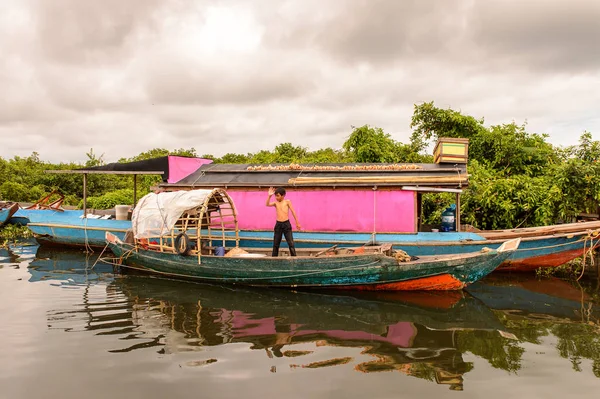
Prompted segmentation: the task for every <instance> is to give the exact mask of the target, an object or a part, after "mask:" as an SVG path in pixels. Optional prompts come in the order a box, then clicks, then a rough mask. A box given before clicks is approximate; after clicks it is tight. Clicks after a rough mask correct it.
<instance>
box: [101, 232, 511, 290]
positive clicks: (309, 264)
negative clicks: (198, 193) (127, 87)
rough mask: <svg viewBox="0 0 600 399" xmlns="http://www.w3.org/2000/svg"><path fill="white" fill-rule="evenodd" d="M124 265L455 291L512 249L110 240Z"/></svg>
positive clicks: (265, 282)
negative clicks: (394, 253) (194, 250)
mask: <svg viewBox="0 0 600 399" xmlns="http://www.w3.org/2000/svg"><path fill="white" fill-rule="evenodd" d="M108 245H109V247H110V249H111V250H112V251H113V253H114V254H115V255H116V256H117V257H118V258H119V263H120V264H121V265H122V266H128V267H134V268H137V269H143V270H146V271H149V272H153V273H158V274H162V275H166V276H171V277H180V278H186V279H193V280H199V281H207V282H221V283H230V284H243V285H250V286H268V287H288V288H328V289H331V288H340V289H354V290H385V291H390V290H394V291H396V290H455V289H462V288H464V287H465V286H467V285H469V284H471V283H474V282H475V281H478V280H480V279H481V278H483V277H485V276H486V275H488V274H489V273H491V272H492V271H493V270H494V269H496V268H497V267H498V266H499V265H500V264H501V263H502V262H503V261H504V260H505V259H506V258H507V257H508V256H510V255H511V254H512V251H505V252H498V251H495V250H490V251H488V252H476V253H472V254H463V255H450V256H437V257H423V258H420V259H418V260H415V261H410V262H401V263H399V262H398V261H397V260H396V259H395V258H393V257H391V256H386V255H385V254H382V253H372V254H357V255H338V256H323V257H309V256H298V257H278V258H273V257H222V256H202V257H201V262H200V263H199V261H198V258H197V257H195V256H182V255H178V254H172V253H166V252H157V251H150V250H144V249H142V248H140V247H135V246H133V245H131V244H126V243H121V242H110V241H109V243H108Z"/></svg>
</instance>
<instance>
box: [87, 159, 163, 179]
mask: <svg viewBox="0 0 600 399" xmlns="http://www.w3.org/2000/svg"><path fill="white" fill-rule="evenodd" d="M78 170H81V171H85V170H93V171H107V172H131V173H133V172H163V174H162V180H163V182H165V183H166V182H167V180H168V179H169V157H168V156H164V157H157V158H151V159H145V160H143V161H134V162H124V163H120V162H113V163H109V164H106V165H102V166H94V167H92V168H81V169H78Z"/></svg>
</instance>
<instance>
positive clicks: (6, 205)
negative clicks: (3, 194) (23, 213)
mask: <svg viewBox="0 0 600 399" xmlns="http://www.w3.org/2000/svg"><path fill="white" fill-rule="evenodd" d="M18 209H19V204H18V203H16V202H0V226H2V225H3V224H4V223H6V221H7V220H8V219H10V218H11V216H12V215H13V214H14V213H15V212H16V211H17V210H18Z"/></svg>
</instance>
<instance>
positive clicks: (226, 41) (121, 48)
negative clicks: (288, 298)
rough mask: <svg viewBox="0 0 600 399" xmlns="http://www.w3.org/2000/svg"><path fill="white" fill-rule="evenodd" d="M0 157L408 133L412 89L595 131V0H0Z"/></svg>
mask: <svg viewBox="0 0 600 399" xmlns="http://www.w3.org/2000/svg"><path fill="white" fill-rule="evenodd" d="M0 6H1V9H2V12H1V13H0V140H1V141H0V157H3V158H5V159H8V158H12V157H14V156H28V155H30V154H31V153H32V152H34V151H35V152H38V153H39V156H40V158H41V159H43V160H46V161H51V162H61V161H64V162H82V161H85V160H86V159H87V157H86V153H87V152H89V151H90V149H93V151H94V153H96V154H97V155H103V159H104V160H105V161H107V162H113V161H116V160H118V159H119V158H122V157H132V156H134V155H137V154H139V153H141V152H143V151H147V150H150V149H153V148H166V149H170V150H173V149H177V148H191V147H193V148H195V149H196V151H197V153H198V154H199V155H202V154H213V155H215V156H222V155H224V154H225V153H228V152H234V153H248V152H256V151H260V150H263V149H266V150H272V149H273V148H274V147H275V146H276V145H278V144H280V143H283V142H291V143H292V144H294V145H299V146H303V147H307V148H308V149H310V150H315V149H319V148H324V147H332V148H341V146H342V144H343V143H344V141H345V140H346V139H347V137H348V136H349V135H350V133H351V132H352V126H362V125H364V124H369V125H371V126H377V127H381V128H383V129H384V130H385V131H386V132H387V133H389V134H391V136H392V137H393V138H394V139H395V140H398V141H401V142H405V143H406V142H408V140H409V137H410V134H411V128H410V119H411V116H412V113H413V109H414V105H415V104H421V103H423V102H429V101H434V102H435V104H436V106H438V107H441V108H452V109H455V110H459V111H461V112H463V113H464V114H468V115H472V116H475V117H478V118H480V117H483V118H485V123H486V124H487V125H491V124H501V123H510V122H512V121H515V122H517V123H519V124H521V123H527V129H528V131H529V132H536V133H547V134H549V141H550V142H551V143H553V144H555V145H572V144H576V143H577V142H578V139H579V136H580V135H581V133H583V131H586V130H587V131H589V132H591V133H592V135H593V138H594V139H595V140H599V139H600V44H599V41H598V38H600V23H599V22H598V21H600V1H597V0H570V1H564V0H537V1H535V0H519V1H514V0H437V1H434V0H402V1H398V0H327V1H322V0H252V1H247V0H212V1H208V0H127V1H122V0H102V1H92V0H85V1H82V0H0Z"/></svg>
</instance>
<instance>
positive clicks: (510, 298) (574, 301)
mask: <svg viewBox="0 0 600 399" xmlns="http://www.w3.org/2000/svg"><path fill="white" fill-rule="evenodd" d="M468 291H469V293H470V294H472V295H473V296H474V297H476V298H478V299H480V300H481V301H482V302H483V303H485V304H486V305H487V306H489V307H490V308H492V309H495V310H501V311H503V312H506V313H510V314H512V315H516V314H521V315H526V316H527V318H528V319H536V318H537V319H544V320H546V319H553V320H555V321H559V320H560V319H564V320H571V321H581V320H584V317H586V315H584V314H583V313H584V311H583V308H584V305H585V304H586V303H588V302H590V301H591V298H590V296H589V295H588V294H586V293H585V292H584V291H583V290H582V289H581V288H577V287H575V286H573V285H572V284H570V283H569V282H567V281H564V280H561V279H558V278H555V277H550V278H542V279H538V278H536V277H534V276H527V275H518V274H517V275H514V274H513V275H508V276H504V275H494V276H488V277H487V278H486V279H484V280H483V281H480V282H478V283H476V284H473V285H472V286H470V287H469V289H468ZM596 312H597V311H596ZM587 316H590V315H587ZM596 316H598V315H596Z"/></svg>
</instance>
